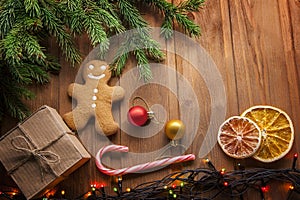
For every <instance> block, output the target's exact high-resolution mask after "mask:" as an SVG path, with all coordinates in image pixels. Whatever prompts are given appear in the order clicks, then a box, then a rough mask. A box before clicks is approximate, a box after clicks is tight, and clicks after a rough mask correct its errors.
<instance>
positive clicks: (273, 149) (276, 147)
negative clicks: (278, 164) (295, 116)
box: [242, 106, 294, 162]
mask: <svg viewBox="0 0 300 200" xmlns="http://www.w3.org/2000/svg"><path fill="white" fill-rule="evenodd" d="M242 116H244V117H247V118H249V119H251V120H252V121H254V122H255V123H256V124H257V125H258V126H259V128H260V130H261V133H262V143H261V147H260V148H259V150H258V151H257V153H256V154H255V155H254V156H253V157H254V158H255V159H257V160H259V161H262V162H273V161H276V160H279V159H280V158H282V157H284V156H285V155H286V154H287V153H288V152H289V151H290V149H291V148H292V145H293V141H294V127H293V123H292V120H291V119H290V117H289V116H288V115H287V114H286V113H285V112H284V111H282V110H280V109H278V108H275V107H272V106H253V107H251V108H249V109H247V110H246V111H245V112H244V113H243V114H242Z"/></svg>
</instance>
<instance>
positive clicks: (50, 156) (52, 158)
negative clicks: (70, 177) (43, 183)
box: [8, 126, 66, 180]
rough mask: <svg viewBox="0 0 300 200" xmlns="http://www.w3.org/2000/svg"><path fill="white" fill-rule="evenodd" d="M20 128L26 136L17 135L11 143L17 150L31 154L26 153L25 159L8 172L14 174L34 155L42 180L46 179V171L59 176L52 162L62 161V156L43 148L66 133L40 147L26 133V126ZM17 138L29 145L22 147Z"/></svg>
mask: <svg viewBox="0 0 300 200" xmlns="http://www.w3.org/2000/svg"><path fill="white" fill-rule="evenodd" d="M19 129H20V130H21V131H22V132H23V133H24V136H16V137H14V138H12V139H11V145H12V146H13V147H14V149H15V150H17V151H23V152H26V153H27V154H29V155H25V156H26V158H25V159H23V160H22V161H20V162H19V163H18V164H17V165H16V166H15V167H13V168H12V169H10V170H9V171H8V173H9V174H12V173H13V172H14V171H15V170H17V169H18V168H19V167H21V166H22V165H24V164H25V163H26V162H27V161H28V160H30V159H31V158H32V157H33V158H34V159H36V160H37V162H38V165H39V168H40V172H41V178H42V180H44V172H50V173H52V174H54V175H55V176H56V177H57V176H58V175H57V174H56V173H55V171H54V170H53V169H52V168H51V167H50V164H53V163H58V162H59V161H60V157H59V155H57V154H55V153H53V152H51V151H43V149H45V148H47V147H49V146H51V145H53V144H54V143H55V142H56V141H58V140H59V139H60V138H62V137H63V136H64V135H65V134H66V133H64V134H62V135H61V136H59V137H58V138H56V139H55V140H53V141H52V142H50V143H49V144H47V145H46V146H45V147H43V148H42V149H38V148H37V147H36V146H35V145H34V143H33V142H32V141H31V140H30V138H29V137H28V135H27V134H26V131H25V130H24V128H22V127H21V126H19ZM17 139H21V140H23V141H24V142H25V143H26V146H27V147H22V146H20V145H18V144H16V143H15V142H16V140H17Z"/></svg>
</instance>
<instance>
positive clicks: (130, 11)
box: [118, 0, 148, 28]
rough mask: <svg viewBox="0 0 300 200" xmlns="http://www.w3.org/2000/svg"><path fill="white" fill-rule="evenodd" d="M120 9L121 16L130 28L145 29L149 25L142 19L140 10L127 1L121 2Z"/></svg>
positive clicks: (119, 2) (122, 0) (121, 0)
mask: <svg viewBox="0 0 300 200" xmlns="http://www.w3.org/2000/svg"><path fill="white" fill-rule="evenodd" d="M118 7H119V9H120V13H121V15H122V16H123V17H124V19H125V20H126V22H128V25H129V27H130V28H143V27H146V26H147V25H148V23H147V22H146V21H145V20H144V19H143V18H142V16H141V15H140V13H139V11H138V9H137V8H136V7H134V6H133V5H132V4H130V2H129V1H127V0H119V1H118Z"/></svg>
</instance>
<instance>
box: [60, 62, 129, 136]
mask: <svg viewBox="0 0 300 200" xmlns="http://www.w3.org/2000/svg"><path fill="white" fill-rule="evenodd" d="M110 77H111V71H110V70H109V66H108V64H107V63H106V62H104V61H100V60H92V61H90V62H88V63H87V64H86V65H85V66H83V69H82V78H83V79H84V81H85V83H84V84H77V83H72V84H70V85H69V88H68V95H69V96H71V97H72V98H74V99H76V100H77V105H76V107H75V108H74V109H73V110H72V111H71V112H69V113H66V114H65V115H64V116H63V119H64V120H65V122H66V123H67V125H68V126H69V127H70V128H71V129H72V130H82V129H83V128H84V127H85V126H86V125H87V123H88V121H89V120H90V118H92V117H94V118H95V129H96V131H98V132H99V131H101V132H103V133H104V134H105V135H112V134H114V133H116V132H117V131H118V129H119V126H118V123H116V122H115V121H114V119H113V115H112V110H111V109H112V103H113V102H114V101H118V100H121V99H122V98H123V97H124V89H123V88H122V87H120V86H114V87H110V86H109V85H107V82H108V80H109V79H110Z"/></svg>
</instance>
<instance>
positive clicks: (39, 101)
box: [0, 0, 300, 200]
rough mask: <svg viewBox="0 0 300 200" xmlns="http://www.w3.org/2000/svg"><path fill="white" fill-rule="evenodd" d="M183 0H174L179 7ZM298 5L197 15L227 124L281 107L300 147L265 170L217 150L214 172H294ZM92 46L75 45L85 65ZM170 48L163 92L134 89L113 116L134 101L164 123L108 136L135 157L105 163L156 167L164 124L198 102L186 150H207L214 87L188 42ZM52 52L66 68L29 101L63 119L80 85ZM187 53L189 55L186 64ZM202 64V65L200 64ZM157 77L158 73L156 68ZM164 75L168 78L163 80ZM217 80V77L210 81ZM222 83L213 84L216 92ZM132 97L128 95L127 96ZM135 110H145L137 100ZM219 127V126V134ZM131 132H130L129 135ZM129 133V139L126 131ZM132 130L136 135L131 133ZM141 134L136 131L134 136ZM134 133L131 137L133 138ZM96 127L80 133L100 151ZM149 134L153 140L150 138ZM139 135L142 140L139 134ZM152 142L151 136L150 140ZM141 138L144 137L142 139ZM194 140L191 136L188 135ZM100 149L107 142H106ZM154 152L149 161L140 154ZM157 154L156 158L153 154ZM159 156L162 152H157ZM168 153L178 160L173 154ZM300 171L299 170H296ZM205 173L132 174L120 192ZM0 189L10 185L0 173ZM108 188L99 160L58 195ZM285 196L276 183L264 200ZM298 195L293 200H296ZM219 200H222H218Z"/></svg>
mask: <svg viewBox="0 0 300 200" xmlns="http://www.w3.org/2000/svg"><path fill="white" fill-rule="evenodd" d="M181 1H182V0H173V1H172V2H173V3H174V4H178V3H180V2H181ZM141 9H142V11H143V13H144V17H145V19H147V21H148V22H149V23H150V25H151V26H153V27H158V26H160V25H161V22H162V19H161V16H160V14H159V13H158V12H157V11H154V10H150V9H147V8H141ZM299 13H300V2H299V1H298V0H265V1H260V0H245V1H240V0H207V2H206V3H205V6H204V7H203V9H201V10H200V12H199V13H192V17H193V18H194V20H195V22H196V23H197V24H199V25H200V26H201V29H202V35H201V36H200V37H199V38H194V39H193V41H194V42H195V43H196V44H198V45H199V46H200V47H201V48H202V49H204V50H205V52H206V53H207V55H209V57H210V58H211V60H212V61H213V62H214V64H215V66H216V67H217V69H218V72H219V73H220V76H221V78H222V82H223V83H222V84H223V85H224V89H225V92H226V93H225V94H226V97H225V100H224V101H225V102H226V117H230V116H233V115H239V114H241V113H242V112H243V111H244V110H245V109H247V108H248V107H250V106H254V105H260V104H268V105H273V106H275V107H278V108H280V109H282V110H284V111H286V112H287V114H288V115H289V116H290V117H291V119H292V120H293V122H294V128H295V141H294V145H293V148H292V150H291V151H290V153H289V154H288V155H287V156H286V157H284V158H282V159H281V160H279V161H276V162H274V163H270V164H263V163H260V162H258V161H255V160H253V159H245V160H241V161H240V160H235V159H232V158H229V157H227V156H226V155H225V154H224V153H223V152H222V150H221V149H220V148H219V146H218V145H214V146H212V150H211V151H210V152H209V154H208V155H206V156H207V157H208V158H209V159H210V160H212V162H213V163H214V165H215V166H216V168H218V169H220V168H223V167H225V168H226V169H227V170H232V169H233V168H234V165H235V164H236V163H238V162H239V163H241V164H243V165H245V166H246V167H247V168H252V167H266V168H275V169H277V168H285V167H290V165H291V158H292V155H293V154H294V153H295V152H299V144H300V137H299V135H298V134H297V133H298V132H299V131H300V125H299V124H298V123H297V122H299V121H300V114H299V113H300V112H299V111H300V95H299V94H300V82H299V81H300V80H299V79H300V70H299V65H300V64H299V63H300V39H299V38H300V26H299V21H300V14H299ZM175 29H176V30H178V31H181V30H180V28H179V27H177V26H175ZM87 44H89V39H88V37H87V36H86V35H84V36H81V37H79V38H77V40H76V45H77V46H78V47H79V49H80V51H81V52H82V55H83V58H86V56H88V54H89V53H90V52H91V51H92V49H93V48H92V47H91V46H90V45H87ZM162 45H163V46H165V47H166V51H165V52H166V59H165V61H163V62H162V63H160V66H153V75H154V79H155V80H163V82H164V83H165V84H166V85H169V86H172V88H174V89H170V87H169V88H168V87H165V86H163V85H160V84H151V83H150V84H145V85H142V86H141V87H137V88H135V91H133V92H132V93H130V96H129V98H128V99H126V100H124V101H123V102H121V103H120V104H117V105H116V106H115V107H114V110H113V112H114V117H115V118H116V119H117V120H118V121H119V122H123V121H124V120H125V118H126V110H124V109H122V108H123V107H124V106H125V105H126V106H128V107H130V106H131V105H132V100H133V98H134V97H135V96H140V97H142V98H143V99H144V100H145V101H146V102H147V103H148V105H149V106H150V108H151V109H153V110H154V111H155V112H156V114H157V118H158V119H159V120H162V122H163V123H162V124H155V123H153V122H151V124H150V125H149V126H148V127H147V126H146V127H143V128H141V129H136V128H133V127H131V128H130V127H129V128H128V124H126V123H121V124H120V131H119V132H118V133H117V134H115V135H113V136H111V137H109V139H110V142H111V143H114V144H121V145H126V146H128V147H129V149H130V151H131V152H132V153H136V154H130V155H123V156H120V157H118V158H116V159H115V158H109V157H107V158H105V159H106V160H105V163H106V164H108V165H109V166H110V165H111V166H113V167H117V168H119V167H126V166H130V165H132V164H137V163H143V162H146V161H151V160H155V159H156V158H157V156H158V155H159V153H157V152H156V151H157V150H160V149H161V148H162V147H165V146H167V145H168V144H169V140H168V138H167V137H166V136H165V134H164V129H163V128H164V124H165V123H166V121H167V120H169V119H176V118H179V119H180V118H181V117H182V116H186V114H187V113H188V114H189V113H191V115H190V116H194V115H192V114H193V108H191V106H190V105H192V103H194V102H198V105H199V110H200V117H199V121H197V120H194V119H192V118H189V116H188V115H187V117H186V120H187V121H188V122H187V123H188V124H189V127H188V128H189V129H188V130H190V129H191V128H193V127H198V128H197V130H195V131H196V135H195V138H194V140H193V142H192V143H191V144H190V145H189V146H187V150H186V153H194V154H196V157H197V154H198V152H199V150H200V148H201V146H202V145H203V144H202V143H203V140H204V138H205V137H206V134H207V131H208V127H209V125H210V123H211V116H212V111H211V108H212V106H214V105H213V104H212V98H213V97H212V96H211V94H212V93H211V91H210V87H209V86H208V85H207V77H205V76H203V74H201V73H199V71H197V69H196V68H197V66H194V65H193V62H192V61H198V62H199V63H205V62H203V60H201V59H200V58H202V57H200V56H197V54H195V52H193V49H191V46H189V45H188V43H187V41H184V40H180V37H179V36H176V37H175V38H173V40H170V41H168V42H164V43H163V44H162ZM48 47H49V49H51V52H52V53H53V54H54V55H56V56H57V57H58V58H59V60H60V63H61V64H62V70H61V71H60V74H59V75H51V78H52V79H51V82H50V83H49V84H47V85H44V86H33V87H32V90H33V91H34V92H35V93H36V94H37V97H36V99H35V100H33V101H28V102H26V103H27V104H28V105H29V107H30V108H31V110H32V111H33V110H35V109H37V108H38V107H40V106H41V105H44V104H47V105H49V106H51V107H53V108H55V109H57V110H58V112H59V113H60V114H61V115H63V114H64V113H66V112H69V111H70V110H71V109H72V100H71V99H70V98H69V97H68V96H67V92H66V91H67V88H68V85H69V84H70V83H72V82H74V81H75V78H76V75H77V73H78V70H79V66H75V67H71V66H70V64H69V63H68V62H66V61H65V60H64V56H63V55H62V53H61V51H60V50H59V48H58V47H57V45H56V44H55V40H54V39H51V40H49V44H48ZM182 52H188V53H187V54H185V56H186V57H182V56H181V55H180V54H182ZM197 59H198V60H197ZM135 67H136V62H135V60H134V59H133V58H131V59H130V60H129V61H128V62H127V65H126V68H125V69H124V71H123V75H125V74H129V73H130V71H131V70H132V69H135ZM158 67H160V68H159V70H157V68H158ZM166 74H167V76H166ZM182 77H183V78H185V80H186V81H187V82H188V83H189V85H188V86H189V87H191V88H192V89H193V91H194V92H195V99H191V96H190V95H189V93H188V90H187V86H186V85H185V82H184V79H182ZM212 78H214V77H212ZM118 81H119V79H118V78H113V79H112V80H111V81H110V85H115V84H119V85H121V86H124V87H127V86H128V85H130V86H132V87H133V88H134V85H135V84H136V85H138V80H137V77H136V76H134V75H131V81H130V82H126V81H123V82H122V79H121V81H120V82H118ZM218 84H219V83H215V86H216V85H218ZM130 92H131V91H130ZM137 104H140V105H143V102H141V101H139V102H137ZM16 124H17V121H12V120H10V119H8V120H6V121H4V122H3V123H2V124H1V129H0V130H1V134H4V133H5V132H6V131H8V130H9V129H10V128H12V127H13V126H15V125H16ZM219 125H220V124H214V125H213V126H214V129H215V130H217V129H218V126H219ZM127 128H128V129H127ZM125 129H126V130H129V132H127V131H125ZM130 131H132V132H130ZM134 131H136V132H134ZM133 132H134V133H135V134H133V135H137V136H133V135H132V133H133ZM93 133H94V130H93V127H88V128H87V129H86V130H85V131H84V132H83V133H81V134H84V135H85V137H83V138H84V140H85V142H84V143H86V142H87V141H91V143H93V142H94V143H93V144H91V145H92V146H93V149H92V151H97V150H98V148H100V147H101V146H103V145H106V144H107V143H106V142H103V141H102V140H101V137H98V136H97V135H95V134H93ZM152 133H156V134H154V135H151V134H152ZM139 134H140V135H139ZM216 134H217V133H216ZM149 135H151V137H146V136H149ZM143 137H144V138H143ZM187 138H189V136H187ZM102 142H103V143H102ZM145 152H150V153H149V154H147V156H143V155H142V154H141V153H145ZM151 152H155V153H151ZM158 152H159V151H158ZM171 153H177V152H176V150H171ZM297 166H298V167H300V165H299V164H298V165H297ZM197 167H204V164H203V163H202V159H200V158H198V157H197V159H196V160H195V161H194V162H190V163H188V164H176V165H171V166H168V167H166V168H163V169H160V170H158V171H155V172H150V173H145V174H130V175H126V176H124V177H123V180H124V181H123V186H124V188H126V187H133V186H136V185H138V184H140V183H144V182H146V181H152V180H157V179H160V178H162V177H164V176H165V175H167V174H169V173H170V172H173V171H178V170H181V169H188V168H190V169H193V168H197ZM0 170H1V173H0V185H1V184H13V182H12V181H11V180H10V179H9V177H8V176H7V175H3V174H5V172H4V169H3V167H2V168H1V166H0ZM95 182H97V183H103V184H105V185H107V186H108V187H107V190H108V192H111V189H112V187H114V186H115V185H116V183H115V177H109V176H106V175H104V174H101V173H100V172H99V171H98V170H97V168H96V166H95V161H94V159H91V160H90V161H89V162H88V163H87V164H85V165H84V166H82V167H81V168H80V169H78V170H77V171H76V172H75V173H73V174H71V175H70V176H69V177H68V178H67V179H66V180H65V181H63V182H62V183H60V184H59V185H58V186H57V188H64V189H65V190H66V194H67V197H68V198H70V199H72V198H75V197H77V196H79V195H81V194H83V193H84V192H86V191H87V190H88V189H89V186H90V184H92V183H95ZM286 195H287V190H286V185H284V184H278V183H274V184H272V185H271V190H270V192H269V193H268V194H266V199H285V198H286ZM297 198H299V196H294V199H297ZM220 199H222V198H220ZM244 199H249V200H252V199H254V200H256V199H261V197H260V195H259V194H256V193H252V192H251V191H250V192H248V193H247V194H245V195H244Z"/></svg>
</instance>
